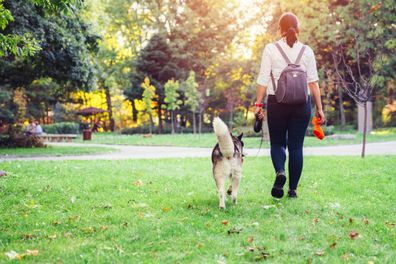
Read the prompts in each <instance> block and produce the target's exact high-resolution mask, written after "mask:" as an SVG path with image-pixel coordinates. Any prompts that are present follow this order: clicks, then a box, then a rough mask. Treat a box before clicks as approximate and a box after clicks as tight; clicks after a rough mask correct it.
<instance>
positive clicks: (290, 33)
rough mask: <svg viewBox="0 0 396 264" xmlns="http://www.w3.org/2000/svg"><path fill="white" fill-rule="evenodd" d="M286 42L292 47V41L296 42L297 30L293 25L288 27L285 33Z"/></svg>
mask: <svg viewBox="0 0 396 264" xmlns="http://www.w3.org/2000/svg"><path fill="white" fill-rule="evenodd" d="M286 42H287V45H289V46H290V48H293V45H294V43H296V42H297V32H296V29H295V28H294V27H290V28H289V29H288V30H287V33H286Z"/></svg>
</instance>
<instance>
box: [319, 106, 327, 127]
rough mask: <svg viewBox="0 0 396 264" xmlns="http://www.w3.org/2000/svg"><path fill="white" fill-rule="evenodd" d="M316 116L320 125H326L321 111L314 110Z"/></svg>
mask: <svg viewBox="0 0 396 264" xmlns="http://www.w3.org/2000/svg"><path fill="white" fill-rule="evenodd" d="M316 116H317V117H319V118H320V124H321V125H323V124H324V123H326V121H327V120H326V117H325V115H324V113H323V110H322V109H320V110H316Z"/></svg>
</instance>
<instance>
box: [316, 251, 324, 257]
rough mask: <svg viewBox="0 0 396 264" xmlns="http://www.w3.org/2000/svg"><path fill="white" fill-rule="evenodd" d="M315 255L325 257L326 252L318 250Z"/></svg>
mask: <svg viewBox="0 0 396 264" xmlns="http://www.w3.org/2000/svg"><path fill="white" fill-rule="evenodd" d="M315 255H316V256H319V257H321V256H323V255H324V252H323V251H322V250H318V251H316V252H315Z"/></svg>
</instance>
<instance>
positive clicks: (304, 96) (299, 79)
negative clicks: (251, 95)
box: [271, 43, 308, 105]
mask: <svg viewBox="0 0 396 264" xmlns="http://www.w3.org/2000/svg"><path fill="white" fill-rule="evenodd" d="M275 46H276V47H277V48H278V50H279V52H280V53H281V54H282V57H283V58H284V59H285V61H286V62H287V66H286V68H284V69H283V71H282V72H281V75H280V77H279V80H278V87H277V86H276V85H275V79H274V76H273V74H272V71H271V80H272V86H273V87H274V90H275V97H276V101H277V102H278V103H284V104H292V105H293V104H304V103H306V102H307V101H308V84H307V73H306V72H305V71H304V69H303V68H302V67H301V66H300V61H301V57H302V55H303V53H304V50H305V45H304V46H303V47H302V48H301V50H300V53H299V54H298V56H297V59H296V62H295V63H291V62H290V60H289V58H288V57H287V55H286V54H285V52H284V51H283V50H282V48H281V46H280V45H279V43H275Z"/></svg>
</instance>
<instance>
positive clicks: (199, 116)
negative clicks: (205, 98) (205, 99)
mask: <svg viewBox="0 0 396 264" xmlns="http://www.w3.org/2000/svg"><path fill="white" fill-rule="evenodd" d="M201 131H202V113H201V112H199V115H198V134H201Z"/></svg>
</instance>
